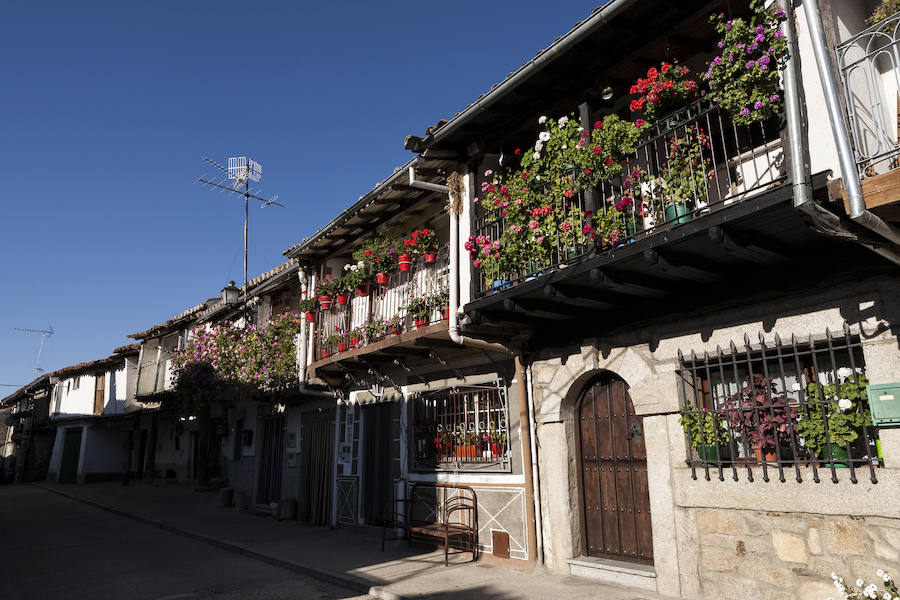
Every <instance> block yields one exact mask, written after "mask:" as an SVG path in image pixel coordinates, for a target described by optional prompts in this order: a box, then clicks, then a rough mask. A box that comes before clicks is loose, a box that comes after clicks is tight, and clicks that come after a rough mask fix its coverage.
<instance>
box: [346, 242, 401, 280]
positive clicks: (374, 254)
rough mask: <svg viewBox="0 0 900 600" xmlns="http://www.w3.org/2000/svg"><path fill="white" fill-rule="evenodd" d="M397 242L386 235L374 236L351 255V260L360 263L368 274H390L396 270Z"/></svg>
mask: <svg viewBox="0 0 900 600" xmlns="http://www.w3.org/2000/svg"><path fill="white" fill-rule="evenodd" d="M398 246H399V244H398V242H397V240H395V239H393V238H391V237H388V236H387V235H375V236H372V237H371V238H369V239H368V240H366V242H365V243H364V244H363V245H362V246H361V247H360V248H358V249H357V250H356V251H355V252H354V253H353V260H355V261H357V264H359V262H360V261H362V263H363V265H364V267H363V268H364V270H366V271H367V272H369V273H392V272H393V271H396V270H397V255H398V254H399V252H398V251H397V247H398Z"/></svg>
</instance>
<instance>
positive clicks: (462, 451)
mask: <svg viewBox="0 0 900 600" xmlns="http://www.w3.org/2000/svg"><path fill="white" fill-rule="evenodd" d="M477 442H478V436H477V435H476V434H475V432H474V431H470V432H462V433H458V434H457V435H456V447H455V448H454V453H455V455H456V458H457V459H472V458H477V456H478V447H477V445H476V444H477Z"/></svg>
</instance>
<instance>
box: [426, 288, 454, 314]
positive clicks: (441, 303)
mask: <svg viewBox="0 0 900 600" xmlns="http://www.w3.org/2000/svg"><path fill="white" fill-rule="evenodd" d="M428 307H429V309H430V311H431V312H434V311H437V312H439V313H440V315H441V318H442V319H443V320H445V321H446V320H447V319H449V318H450V292H448V291H447V289H446V288H444V289H441V290H439V291H437V292H435V293H433V294H432V295H431V296H429V297H428Z"/></svg>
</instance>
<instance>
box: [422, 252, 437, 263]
mask: <svg viewBox="0 0 900 600" xmlns="http://www.w3.org/2000/svg"><path fill="white" fill-rule="evenodd" d="M423 254H424V256H425V262H426V263H428V264H431V263H433V262H434V261H436V260H437V252H423Z"/></svg>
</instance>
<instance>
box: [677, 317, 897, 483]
mask: <svg viewBox="0 0 900 600" xmlns="http://www.w3.org/2000/svg"><path fill="white" fill-rule="evenodd" d="M678 357H679V361H680V370H679V371H678V373H679V375H680V379H681V387H682V394H683V408H682V410H681V419H680V422H681V424H682V427H683V428H684V429H685V433H686V434H687V436H688V444H687V448H688V457H687V464H688V465H689V466H690V468H691V476H692V478H694V479H697V472H698V471H700V472H701V473H702V474H703V476H704V478H705V479H706V480H707V481H709V480H710V478H711V476H715V475H717V476H718V478H719V480H720V481H723V480H724V479H725V475H726V473H729V472H730V475H731V478H732V479H733V480H735V481H737V480H738V478H739V474H740V473H741V472H746V477H747V480H748V481H753V480H754V470H761V471H762V478H763V480H764V481H769V474H770V471H777V473H778V479H779V481H782V482H784V481H785V478H786V476H788V475H789V474H790V473H791V472H793V476H794V477H795V478H796V480H797V481H798V482H801V481H803V477H804V476H807V477H808V476H809V473H810V472H811V473H812V479H813V481H815V482H816V483H819V482H820V471H822V470H824V471H826V473H827V475H830V477H831V481H832V482H834V483H837V482H838V475H839V474H841V473H849V478H850V481H851V482H853V483H857V481H858V479H857V475H858V473H859V471H863V472H868V475H869V478H870V480H871V481H872V483H877V482H878V481H877V477H876V467H881V466H883V461H882V459H881V457H880V454H881V446H880V442H879V441H878V439H877V430H876V428H875V427H874V426H872V421H871V417H870V414H869V407H868V401H867V398H866V393H865V386H866V385H867V384H868V380H867V378H866V374H865V363H864V358H863V353H862V347H861V346H860V341H859V338H858V337H857V336H852V335H850V328H849V326H848V325H847V324H846V323H845V324H844V330H843V333H842V334H841V335H838V336H835V335H832V333H831V331H830V330H826V333H825V337H824V339H821V338H820V339H818V340H817V339H814V338H813V336H812V335H809V336H808V337H807V338H806V339H805V340H802V341H800V340H798V339H797V337H796V336H791V341H790V344H785V343H783V342H782V340H781V339H780V337H779V336H778V335H777V334H776V335H775V337H774V344H770V343H768V342H767V341H766V339H765V336H764V334H763V333H762V332H760V334H759V344H757V345H751V344H750V337H749V336H748V335H745V336H744V343H743V344H742V345H741V346H740V347H739V345H738V344H735V342H734V341H732V342H731V343H730V344H729V348H728V350H727V351H723V350H722V348H721V347H720V346H719V347H717V348H716V352H715V353H714V354H710V353H709V352H704V353H703V356H698V355H697V354H696V353H695V352H694V351H693V350H692V351H691V352H690V356H689V357H685V356H684V354H683V353H682V352H681V351H680V350H679V352H678Z"/></svg>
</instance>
